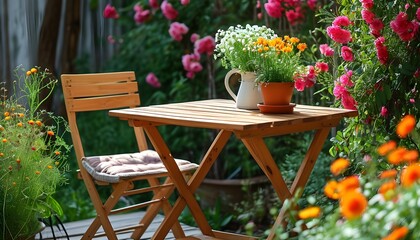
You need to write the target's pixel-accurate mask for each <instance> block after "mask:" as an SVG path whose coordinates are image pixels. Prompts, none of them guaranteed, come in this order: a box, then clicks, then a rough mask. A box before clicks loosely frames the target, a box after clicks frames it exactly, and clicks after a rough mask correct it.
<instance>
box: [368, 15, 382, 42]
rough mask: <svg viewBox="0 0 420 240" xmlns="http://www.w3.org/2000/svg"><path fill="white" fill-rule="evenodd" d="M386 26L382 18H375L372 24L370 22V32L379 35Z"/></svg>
mask: <svg viewBox="0 0 420 240" xmlns="http://www.w3.org/2000/svg"><path fill="white" fill-rule="evenodd" d="M383 28H384V23H383V22H382V20H381V19H378V18H376V19H374V20H373V21H372V22H371V23H370V24H369V29H370V33H371V34H372V35H373V36H375V37H379V36H380V35H381V31H382V29H383Z"/></svg>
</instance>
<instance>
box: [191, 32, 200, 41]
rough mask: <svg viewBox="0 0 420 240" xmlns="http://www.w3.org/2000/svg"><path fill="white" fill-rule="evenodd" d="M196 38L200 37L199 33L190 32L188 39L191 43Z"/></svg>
mask: <svg viewBox="0 0 420 240" xmlns="http://www.w3.org/2000/svg"><path fill="white" fill-rule="evenodd" d="M198 39H200V35H198V34H197V33H193V34H191V37H190V41H191V42H192V43H195V41H197V40H198Z"/></svg>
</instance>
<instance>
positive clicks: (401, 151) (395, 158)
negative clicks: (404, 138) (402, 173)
mask: <svg viewBox="0 0 420 240" xmlns="http://www.w3.org/2000/svg"><path fill="white" fill-rule="evenodd" d="M406 152H407V149H405V148H404V147H398V148H397V149H394V150H392V151H391V152H390V153H389V154H388V162H389V163H391V164H395V165H398V164H400V163H402V162H403V161H404V155H405V153H406Z"/></svg>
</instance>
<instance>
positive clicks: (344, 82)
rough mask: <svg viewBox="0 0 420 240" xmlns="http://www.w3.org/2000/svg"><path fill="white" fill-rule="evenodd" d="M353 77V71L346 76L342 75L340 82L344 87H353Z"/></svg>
mask: <svg viewBox="0 0 420 240" xmlns="http://www.w3.org/2000/svg"><path fill="white" fill-rule="evenodd" d="M352 75H353V71H352V70H349V71H347V72H346V73H345V74H343V75H341V76H340V77H339V78H338V80H339V82H340V83H341V85H342V86H344V87H353V86H354V83H353V82H352V81H351V76H352Z"/></svg>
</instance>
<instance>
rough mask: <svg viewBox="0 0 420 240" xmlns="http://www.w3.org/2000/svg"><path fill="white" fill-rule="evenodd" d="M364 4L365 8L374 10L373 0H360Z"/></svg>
mask: <svg viewBox="0 0 420 240" xmlns="http://www.w3.org/2000/svg"><path fill="white" fill-rule="evenodd" d="M359 1H360V2H361V3H362V6H363V7H364V8H368V9H369V8H372V7H373V0H359Z"/></svg>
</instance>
